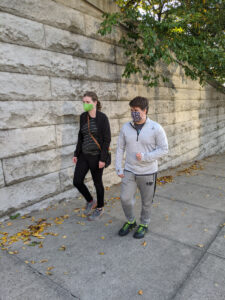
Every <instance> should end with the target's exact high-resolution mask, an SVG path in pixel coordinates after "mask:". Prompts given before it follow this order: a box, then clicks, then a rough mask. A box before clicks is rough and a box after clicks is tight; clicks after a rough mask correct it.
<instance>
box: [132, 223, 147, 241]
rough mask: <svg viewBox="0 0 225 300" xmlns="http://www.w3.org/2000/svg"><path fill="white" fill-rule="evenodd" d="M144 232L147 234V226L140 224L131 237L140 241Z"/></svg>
mask: <svg viewBox="0 0 225 300" xmlns="http://www.w3.org/2000/svg"><path fill="white" fill-rule="evenodd" d="M146 232H148V225H144V224H140V225H139V226H138V229H137V230H136V231H135V233H134V235H133V237H134V238H135V239H142V238H143V237H144V236H145V233H146Z"/></svg>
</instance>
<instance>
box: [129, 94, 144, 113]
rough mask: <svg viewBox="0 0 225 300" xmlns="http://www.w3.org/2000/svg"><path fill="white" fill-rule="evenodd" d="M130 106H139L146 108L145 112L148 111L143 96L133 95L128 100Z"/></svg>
mask: <svg viewBox="0 0 225 300" xmlns="http://www.w3.org/2000/svg"><path fill="white" fill-rule="evenodd" d="M129 105H130V107H139V108H140V109H142V110H144V109H146V113H148V99H147V98H145V97H140V96H138V97H135V98H134V99H133V100H131V101H130V102H129Z"/></svg>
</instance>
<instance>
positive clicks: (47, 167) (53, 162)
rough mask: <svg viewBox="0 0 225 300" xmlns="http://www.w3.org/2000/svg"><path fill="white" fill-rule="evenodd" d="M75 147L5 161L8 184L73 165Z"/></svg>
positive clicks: (4, 167)
mask: <svg viewBox="0 0 225 300" xmlns="http://www.w3.org/2000/svg"><path fill="white" fill-rule="evenodd" d="M74 148H75V147H74V146H67V147H63V148H57V149H53V150H48V151H41V152H36V153H30V154H27V155H22V156H17V157H12V158H6V159H3V169H4V174H5V181H6V184H7V185H9V184H13V183H15V182H18V181H22V180H23V181H24V180H28V179H31V178H34V177H37V176H43V175H45V174H48V173H53V172H56V171H59V170H60V169H63V168H67V167H70V166H72V165H73V162H72V157H73V152H74Z"/></svg>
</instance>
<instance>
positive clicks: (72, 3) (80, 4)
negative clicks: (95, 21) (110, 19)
mask: <svg viewBox="0 0 225 300" xmlns="http://www.w3.org/2000/svg"><path fill="white" fill-rule="evenodd" d="M55 2H58V3H61V4H63V5H65V6H68V7H71V8H73V9H76V10H79V11H81V12H83V13H87V12H88V14H89V15H91V16H94V17H99V18H101V16H102V11H100V10H99V9H97V8H95V7H94V6H93V5H90V4H88V3H87V2H88V1H87V2H86V1H77V0H55ZM107 2H108V1H107Z"/></svg>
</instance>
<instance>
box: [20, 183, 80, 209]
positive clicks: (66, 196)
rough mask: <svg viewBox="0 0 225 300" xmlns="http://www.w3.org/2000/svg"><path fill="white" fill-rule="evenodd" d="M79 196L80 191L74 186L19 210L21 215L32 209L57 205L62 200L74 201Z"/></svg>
mask: <svg viewBox="0 0 225 300" xmlns="http://www.w3.org/2000/svg"><path fill="white" fill-rule="evenodd" d="M77 196H78V191H77V190H76V189H74V188H73V189H70V190H68V191H65V192H62V193H59V194H56V195H54V196H53V197H50V198H47V199H45V200H42V201H40V202H37V203H35V204H33V205H30V206H28V207H25V208H23V209H21V210H18V211H17V212H18V213H20V214H21V215H24V214H29V213H30V212H32V211H37V210H41V209H44V208H47V207H49V206H50V205H55V204H57V203H60V202H62V201H72V200H74V199H76V197H77Z"/></svg>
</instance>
